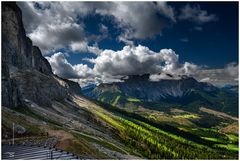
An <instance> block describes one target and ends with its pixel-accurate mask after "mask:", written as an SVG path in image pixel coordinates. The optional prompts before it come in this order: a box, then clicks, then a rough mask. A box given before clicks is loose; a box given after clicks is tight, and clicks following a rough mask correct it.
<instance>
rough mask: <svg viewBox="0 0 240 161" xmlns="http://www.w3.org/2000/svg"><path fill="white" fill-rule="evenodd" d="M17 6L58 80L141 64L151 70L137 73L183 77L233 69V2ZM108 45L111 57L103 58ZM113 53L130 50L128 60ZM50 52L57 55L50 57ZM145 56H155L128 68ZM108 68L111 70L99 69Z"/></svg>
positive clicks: (235, 40)
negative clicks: (170, 74) (157, 59)
mask: <svg viewBox="0 0 240 161" xmlns="http://www.w3.org/2000/svg"><path fill="white" fill-rule="evenodd" d="M18 5H19V6H20V8H21V9H22V11H23V21H24V25H25V28H26V32H27V34H28V36H29V37H30V38H31V39H32V41H33V43H34V44H35V45H38V46H39V47H40V49H41V50H42V53H43V55H45V56H47V58H48V60H49V61H50V64H51V63H52V64H51V66H52V68H53V70H55V73H57V74H59V75H60V76H63V77H67V78H68V76H67V75H61V73H63V72H61V71H60V69H61V70H69V73H74V72H75V74H76V75H75V74H72V75H71V76H72V77H69V78H75V76H76V78H79V79H85V78H86V77H91V79H96V77H98V76H96V73H97V75H104V78H102V76H101V78H99V77H98V78H99V79H101V80H105V79H116V77H117V76H124V75H127V74H134V72H136V74H139V72H138V70H139V69H144V68H143V67H142V66H143V65H146V64H147V65H149V66H150V67H149V68H151V69H152V70H147V71H144V70H143V72H150V73H151V74H155V73H157V72H162V71H164V72H169V73H172V74H189V73H190V71H195V70H196V69H200V68H201V69H202V68H206V67H208V68H224V67H226V66H228V64H229V63H230V64H231V65H232V64H234V63H233V62H235V64H234V65H233V66H234V67H236V66H237V67H238V28H239V26H238V2H99V3H97V2H88V3H83V2H75V3H73V2H72V3H71V2H60V3H59V2H38V3H35V2H18ZM139 45H141V46H140V47H139V48H137V47H138V46H139ZM126 46H129V47H130V48H124V47H126ZM162 49H169V51H167V50H164V51H161V50H162ZM108 50H110V54H108V55H107V56H105V55H106V53H109V51H108ZM118 51H119V52H120V53H123V54H122V55H125V54H126V53H127V52H130V54H132V55H133V56H134V57H133V58H131V60H130V58H129V55H125V56H122V55H120V57H121V58H120V59H121V60H120V61H116V60H114V59H115V57H116V55H118V54H119V52H118ZM139 52H140V54H139ZM141 52H142V53H141ZM54 54H57V55H55V57H53V56H54ZM152 54H156V55H158V54H160V55H161V56H160V55H159V57H158V58H159V63H156V64H155V66H153V65H151V64H148V63H147V62H143V63H142V66H141V63H140V65H139V66H138V68H136V69H135V68H134V66H132V65H131V64H130V63H131V62H137V63H139V62H140V61H142V60H143V59H144V60H145V59H146V58H148V57H149V56H150V57H152V58H153V59H154V58H155V56H152ZM109 55H111V56H109ZM106 57H108V58H106ZM60 58H61V59H60ZM104 58H106V59H104ZM90 59H91V60H90ZM118 59H119V58H118ZM134 59H135V60H134ZM56 61H58V62H56ZM121 61H129V62H127V63H124V62H123V63H121ZM130 61H131V62H130ZM119 62H120V63H119ZM149 62H152V61H149ZM118 63H119V64H118ZM144 63H146V64H144ZM123 64H124V65H123ZM152 64H154V63H152ZM107 65H108V66H109V68H112V70H111V71H108V70H106V69H107V68H106V67H105V66H107ZM121 65H122V66H121ZM125 66H128V67H129V68H133V69H130V70H127V69H126V70H125V69H123V71H126V72H125V73H122V72H119V70H118V68H120V67H121V68H124V67H125ZM130 66H131V67H130ZM103 69H105V71H103ZM78 70H81V72H79V71H78ZM113 70H115V71H113ZM158 70H159V71H158ZM83 71H85V73H83ZM107 71H108V72H107ZM176 71H177V72H178V73H176ZM64 73H66V71H64ZM93 73H94V74H93ZM140 73H141V72H140ZM73 75H74V76H73ZM93 75H94V76H93ZM110 77H111V78H110Z"/></svg>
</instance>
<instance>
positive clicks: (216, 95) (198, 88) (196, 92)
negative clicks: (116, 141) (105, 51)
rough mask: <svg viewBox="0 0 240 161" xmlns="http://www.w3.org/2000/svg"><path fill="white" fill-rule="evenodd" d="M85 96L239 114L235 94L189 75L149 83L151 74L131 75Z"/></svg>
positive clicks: (121, 102) (108, 101) (111, 101)
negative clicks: (168, 104)
mask: <svg viewBox="0 0 240 161" xmlns="http://www.w3.org/2000/svg"><path fill="white" fill-rule="evenodd" d="M86 95H87V96H89V97H92V98H95V99H99V100H102V101H103V102H106V103H112V104H117V103H116V102H118V103H119V104H125V103H127V102H133V101H127V100H129V98H130V100H131V98H134V99H136V100H139V101H135V102H138V103H139V102H140V101H141V102H148V103H149V102H162V101H163V102H167V103H177V104H179V105H183V106H190V105H191V106H196V107H194V108H200V107H201V106H209V107H212V108H214V109H217V110H219V111H221V110H223V111H224V112H227V113H230V114H233V115H235V114H237V111H238V110H237V97H236V95H234V94H232V93H231V92H227V91H225V90H221V89H219V88H217V87H215V86H213V85H211V84H209V83H204V82H198V81H197V80H195V79H194V78H192V77H188V76H182V77H181V78H180V79H162V80H159V81H157V82H153V81H150V80H149V74H145V75H142V76H137V75H136V76H129V77H128V79H125V81H124V82H114V83H108V84H107V83H106V84H105V83H103V84H100V85H99V86H97V87H95V88H94V89H93V90H92V92H89V91H88V94H86ZM116 100H117V101H116Z"/></svg>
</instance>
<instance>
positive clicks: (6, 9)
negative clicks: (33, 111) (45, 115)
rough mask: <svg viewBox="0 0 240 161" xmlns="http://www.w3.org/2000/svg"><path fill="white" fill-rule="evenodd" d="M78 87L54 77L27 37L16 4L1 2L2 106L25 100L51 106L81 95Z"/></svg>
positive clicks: (46, 62) (15, 104) (36, 48)
mask: <svg viewBox="0 0 240 161" xmlns="http://www.w3.org/2000/svg"><path fill="white" fill-rule="evenodd" d="M80 91H81V88H80V86H79V85H78V84H77V83H75V82H72V81H69V80H64V79H62V78H59V77H57V76H55V75H54V74H53V72H52V69H51V66H50V64H49V63H48V61H47V59H45V58H44V57H43V56H42V54H41V51H40V49H39V48H38V47H36V46H33V45H32V41H31V40H30V39H29V38H28V37H27V36H26V33H25V29H24V26H23V22H22V13H21V10H20V8H19V7H18V6H17V4H16V3H15V2H2V105H3V106H6V107H17V106H21V105H23V104H24V102H25V101H26V100H30V101H33V102H35V103H37V104H39V105H51V102H52V101H54V100H62V99H67V98H68V97H69V96H70V95H71V94H80V93H81V92H80Z"/></svg>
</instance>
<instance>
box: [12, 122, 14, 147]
mask: <svg viewBox="0 0 240 161" xmlns="http://www.w3.org/2000/svg"><path fill="white" fill-rule="evenodd" d="M12 144H13V145H14V123H13V138H12Z"/></svg>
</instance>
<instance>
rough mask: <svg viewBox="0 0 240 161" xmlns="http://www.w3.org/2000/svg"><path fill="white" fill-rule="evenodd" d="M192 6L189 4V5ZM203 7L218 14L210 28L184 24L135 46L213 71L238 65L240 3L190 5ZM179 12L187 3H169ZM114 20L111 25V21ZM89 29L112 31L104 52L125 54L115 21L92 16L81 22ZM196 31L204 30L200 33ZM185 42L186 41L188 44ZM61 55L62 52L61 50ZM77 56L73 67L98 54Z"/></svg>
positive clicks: (72, 58)
mask: <svg viewBox="0 0 240 161" xmlns="http://www.w3.org/2000/svg"><path fill="white" fill-rule="evenodd" d="M187 4H189V2H188V3H187ZM190 4H191V5H199V6H200V7H201V9H203V10H206V11H208V12H209V13H212V14H215V15H216V16H217V20H216V21H213V22H209V23H206V24H196V23H194V22H191V21H180V22H177V23H176V24H172V25H171V26H169V27H168V28H165V29H164V30H163V31H162V33H161V35H160V34H158V35H156V36H155V37H154V38H148V39H146V40H137V39H136V40H134V43H135V44H141V45H144V46H147V47H149V48H150V49H151V50H153V51H156V52H157V51H159V50H160V49H163V48H171V49H173V50H174V51H176V53H177V54H179V55H180V59H181V61H183V62H184V61H190V62H194V63H196V64H199V65H207V66H209V67H210V68H222V67H223V66H224V65H226V64H228V63H229V62H234V61H235V62H237V61H238V5H236V3H224V2H222V3H219V2H217V3H190ZM169 5H171V6H173V7H174V8H176V9H178V8H181V7H183V6H184V5H186V3H183V2H181V3H176V2H169ZM226 13H227V14H226ZM109 20H110V21H109ZM79 21H83V22H84V24H85V25H86V31H87V32H89V33H94V34H101V33H100V32H99V26H98V25H99V24H100V23H102V24H104V25H106V26H107V27H108V30H109V33H111V34H110V37H109V38H106V39H104V40H102V41H101V42H99V43H98V46H99V48H101V49H112V50H121V49H122V48H123V47H124V43H123V42H119V41H117V36H119V35H120V31H119V29H118V28H116V27H115V26H114V24H113V23H114V22H112V21H111V18H109V17H107V18H105V17H102V16H100V15H90V16H87V17H86V18H84V19H79ZM196 28H201V29H202V30H201V31H199V30H197V29H196ZM184 40H185V41H184ZM60 51H61V50H60ZM84 54H85V55H82V54H73V55H72V56H71V57H68V60H69V62H71V63H72V64H79V63H87V62H86V61H82V58H84V57H95V54H88V53H84Z"/></svg>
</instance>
